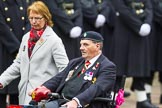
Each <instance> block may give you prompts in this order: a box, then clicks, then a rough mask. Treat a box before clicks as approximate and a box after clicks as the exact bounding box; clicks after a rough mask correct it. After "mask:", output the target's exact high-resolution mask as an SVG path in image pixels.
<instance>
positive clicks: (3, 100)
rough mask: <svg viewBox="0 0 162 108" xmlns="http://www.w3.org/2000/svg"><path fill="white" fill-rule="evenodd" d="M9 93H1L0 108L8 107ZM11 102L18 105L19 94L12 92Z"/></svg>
mask: <svg viewBox="0 0 162 108" xmlns="http://www.w3.org/2000/svg"><path fill="white" fill-rule="evenodd" d="M6 98H7V94H0V108H6ZM9 102H10V104H12V105H18V104H19V100H18V94H10V98H9Z"/></svg>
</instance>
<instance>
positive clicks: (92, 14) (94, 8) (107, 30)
mask: <svg viewBox="0 0 162 108" xmlns="http://www.w3.org/2000/svg"><path fill="white" fill-rule="evenodd" d="M80 1H81V6H82V12H83V28H84V31H96V32H99V33H101V34H102V36H103V38H104V47H103V53H104V55H105V56H106V57H108V58H110V56H109V55H110V48H111V40H112V34H113V27H114V17H115V11H114V8H113V6H112V4H111V1H110V0H80ZM88 4H89V5H88ZM90 4H91V5H90ZM99 14H102V15H103V16H105V18H106V22H105V24H104V25H103V26H102V27H99V28H96V27H95V22H96V19H97V16H98V15H99Z"/></svg>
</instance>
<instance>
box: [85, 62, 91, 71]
mask: <svg viewBox="0 0 162 108" xmlns="http://www.w3.org/2000/svg"><path fill="white" fill-rule="evenodd" d="M90 64H91V63H90V62H89V60H87V61H86V62H85V68H86V69H87V68H88V66H89V65H90Z"/></svg>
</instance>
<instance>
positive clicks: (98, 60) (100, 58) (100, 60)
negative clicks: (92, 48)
mask: <svg viewBox="0 0 162 108" xmlns="http://www.w3.org/2000/svg"><path fill="white" fill-rule="evenodd" d="M102 60H103V56H102V54H101V55H100V57H99V58H98V59H97V60H96V61H95V63H94V64H93V65H92V66H91V67H90V68H88V69H87V71H89V72H93V76H94V75H95V74H96V73H97V72H98V69H99V67H100V64H101V62H102Z"/></svg>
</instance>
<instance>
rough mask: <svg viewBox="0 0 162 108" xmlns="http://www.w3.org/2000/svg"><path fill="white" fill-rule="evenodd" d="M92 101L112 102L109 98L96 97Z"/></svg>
mask: <svg viewBox="0 0 162 108" xmlns="http://www.w3.org/2000/svg"><path fill="white" fill-rule="evenodd" d="M93 101H101V102H112V101H113V100H112V99H110V98H104V97H96V98H95V99H94V100H93Z"/></svg>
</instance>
